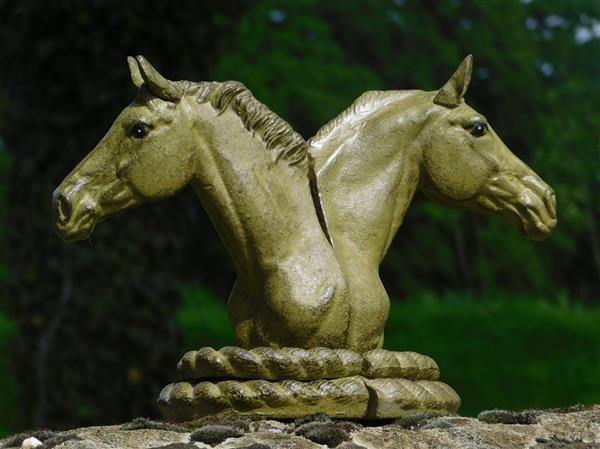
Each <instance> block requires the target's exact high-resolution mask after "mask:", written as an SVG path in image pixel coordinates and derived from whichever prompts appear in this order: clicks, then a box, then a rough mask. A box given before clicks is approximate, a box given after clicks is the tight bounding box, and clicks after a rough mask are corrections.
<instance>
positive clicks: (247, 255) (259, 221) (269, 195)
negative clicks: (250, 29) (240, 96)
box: [192, 104, 324, 275]
mask: <svg viewBox="0 0 600 449" xmlns="http://www.w3.org/2000/svg"><path fill="white" fill-rule="evenodd" d="M195 125H196V126H195V129H196V132H197V133H198V136H200V135H202V136H203V137H202V138H198V139H197V142H198V145H197V147H196V152H197V153H198V154H197V156H198V158H197V160H198V161H199V162H198V164H197V165H198V168H197V169H196V174H195V177H194V179H193V181H192V185H193V187H194V189H195V190H196V192H197V194H198V196H199V198H200V200H201V202H202V203H203V205H204V207H205V209H206V210H207V212H208V214H209V216H210V217H211V220H212V221H213V223H214V225H215V227H216V229H217V232H218V233H219V235H220V237H221V238H222V240H223V242H224V244H225V246H226V247H227V250H228V251H229V253H230V255H231V257H232V259H233V261H234V264H235V265H236V268H237V269H238V273H239V274H244V273H246V272H248V270H252V269H253V268H256V269H257V270H258V269H264V268H269V267H271V268H272V266H274V265H275V264H277V262H278V261H281V260H284V259H285V258H286V257H287V256H288V255H289V253H290V252H293V251H294V248H293V245H311V244H314V240H317V239H321V240H322V239H323V238H324V237H323V233H322V230H321V227H320V224H319V222H318V219H317V217H316V214H315V210H314V206H313V202H312V197H311V194H310V189H309V184H308V176H307V168H306V164H305V165H304V166H303V165H299V166H290V165H289V164H288V163H287V162H286V161H285V160H277V161H276V160H275V157H274V155H273V153H272V152H270V150H268V149H267V148H266V146H265V143H264V142H263V140H262V139H261V137H260V136H258V135H256V133H253V132H251V131H248V130H247V129H246V128H245V126H244V125H243V123H242V121H241V120H240V118H239V117H238V116H237V115H236V114H235V113H234V112H232V111H231V110H230V109H226V110H225V111H223V112H221V113H217V112H216V111H215V110H214V109H213V108H212V107H211V106H210V105H209V104H203V105H201V106H200V107H199V111H198V113H197V120H196V121H195ZM291 236H293V238H292V237H291ZM250 275H251V274H250Z"/></svg>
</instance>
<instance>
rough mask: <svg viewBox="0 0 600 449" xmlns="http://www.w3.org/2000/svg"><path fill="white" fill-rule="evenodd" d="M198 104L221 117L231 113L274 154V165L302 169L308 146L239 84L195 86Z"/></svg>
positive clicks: (235, 82)
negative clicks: (227, 110) (285, 163)
mask: <svg viewBox="0 0 600 449" xmlns="http://www.w3.org/2000/svg"><path fill="white" fill-rule="evenodd" d="M194 90H197V93H196V94H197V99H198V102H199V103H206V102H209V103H210V104H211V106H212V107H213V108H214V109H215V110H216V111H217V113H219V114H220V113H222V112H223V111H225V110H226V109H227V108H230V109H231V110H232V111H233V112H235V113H236V114H237V115H238V116H239V117H240V118H241V119H242V122H243V123H244V126H245V128H246V129H247V130H248V131H250V132H252V133H256V134H257V135H258V136H259V137H260V138H261V139H262V141H263V142H264V143H265V146H266V148H267V150H272V151H274V152H276V156H275V161H279V160H284V161H286V162H287V163H288V164H289V165H292V166H299V167H303V168H306V167H307V161H308V144H307V143H306V141H305V140H304V139H303V138H302V136H300V135H299V134H298V133H296V132H295V131H294V130H293V128H292V127H291V126H290V125H289V124H288V123H287V122H286V121H285V120H283V119H282V118H281V117H279V116H278V115H277V114H275V113H274V112H273V111H271V110H270V109H269V108H268V107H267V106H265V105H264V104H262V103H261V102H260V101H258V100H257V99H256V98H255V97H254V95H252V92H250V90H248V88H247V87H246V86H244V85H243V84H242V83H240V82H239V81H224V82H202V83H198V84H197V85H196V86H195V89H194Z"/></svg>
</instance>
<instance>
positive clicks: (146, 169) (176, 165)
mask: <svg viewBox="0 0 600 449" xmlns="http://www.w3.org/2000/svg"><path fill="white" fill-rule="evenodd" d="M188 172H189V170H188V167H186V166H185V164H182V161H181V159H180V158H179V157H177V155H175V154H170V153H165V152H162V151H161V150H156V151H151V152H146V153H144V154H142V155H140V157H138V158H137V159H136V160H135V161H134V162H133V163H132V165H131V169H130V172H129V173H130V181H131V185H132V187H133V189H134V190H135V191H136V192H137V193H138V194H140V195H141V196H143V197H144V198H146V199H148V200H158V199H162V198H168V197H171V196H173V195H174V194H175V193H177V192H178V191H179V190H181V189H182V188H183V187H185V185H186V184H187V182H188V181H189V173H188Z"/></svg>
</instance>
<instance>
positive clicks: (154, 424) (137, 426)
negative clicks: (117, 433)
mask: <svg viewBox="0 0 600 449" xmlns="http://www.w3.org/2000/svg"><path fill="white" fill-rule="evenodd" d="M142 429H153V430H167V431H170V432H179V433H186V432H188V431H189V430H188V429H186V428H185V427H183V426H179V425H177V424H171V423H167V422H163V421H155V420H152V419H150V418H135V419H134V420H133V421H131V422H128V423H125V424H123V425H122V426H121V430H142Z"/></svg>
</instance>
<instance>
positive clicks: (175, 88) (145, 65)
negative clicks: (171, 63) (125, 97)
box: [135, 55, 184, 102]
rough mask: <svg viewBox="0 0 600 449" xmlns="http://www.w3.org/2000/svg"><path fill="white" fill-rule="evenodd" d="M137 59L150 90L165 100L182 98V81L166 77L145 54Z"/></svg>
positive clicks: (175, 100)
mask: <svg viewBox="0 0 600 449" xmlns="http://www.w3.org/2000/svg"><path fill="white" fill-rule="evenodd" d="M135 59H136V61H137V63H138V64H139V69H140V74H141V76H142V78H143V80H144V82H145V83H146V85H147V86H148V88H149V89H150V92H152V93H153V94H154V95H156V96H157V97H159V98H162V99H163V100H168V101H174V102H177V101H179V100H180V99H181V97H182V96H183V93H184V92H183V89H182V87H181V84H180V83H178V82H176V81H170V80H168V79H166V78H164V77H163V76H162V75H161V74H160V73H158V71H157V70H156V69H155V68H154V67H152V65H151V64H150V63H149V62H148V60H147V59H146V58H144V57H143V56H140V55H138V56H136V57H135Z"/></svg>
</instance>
